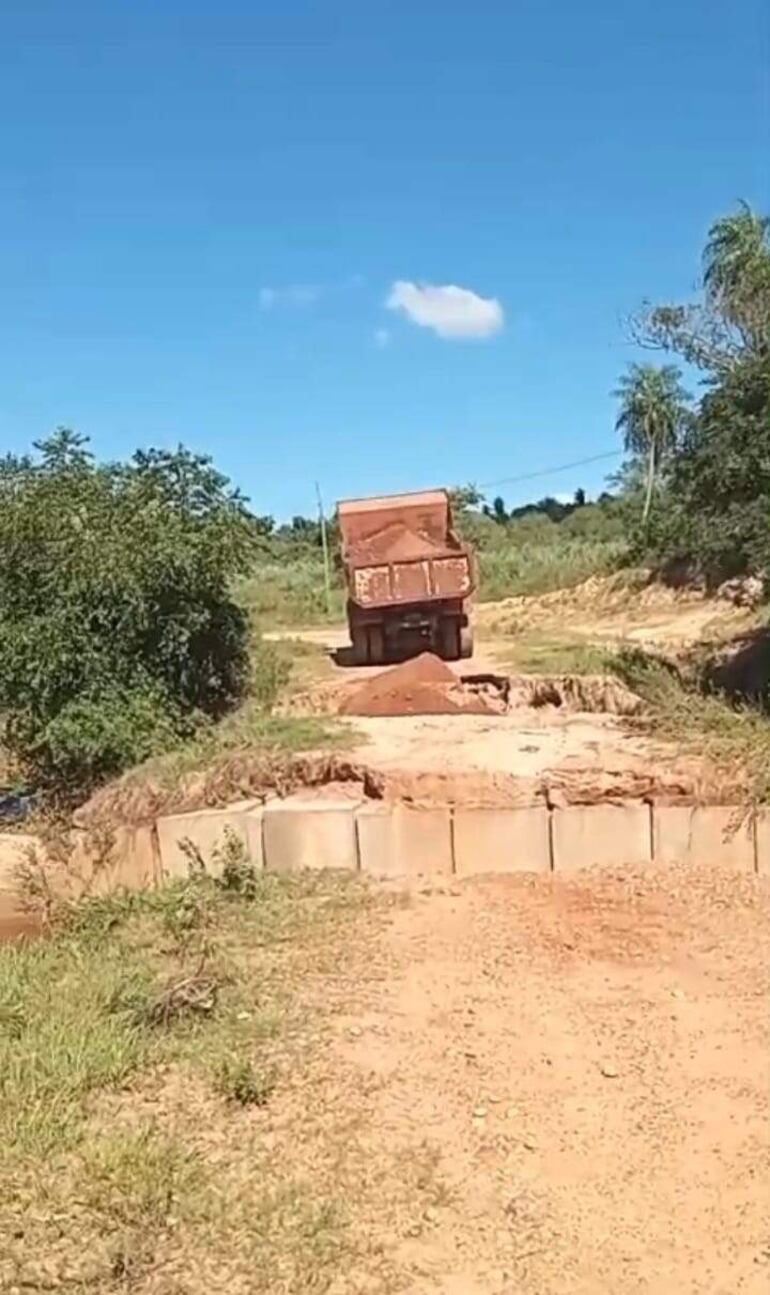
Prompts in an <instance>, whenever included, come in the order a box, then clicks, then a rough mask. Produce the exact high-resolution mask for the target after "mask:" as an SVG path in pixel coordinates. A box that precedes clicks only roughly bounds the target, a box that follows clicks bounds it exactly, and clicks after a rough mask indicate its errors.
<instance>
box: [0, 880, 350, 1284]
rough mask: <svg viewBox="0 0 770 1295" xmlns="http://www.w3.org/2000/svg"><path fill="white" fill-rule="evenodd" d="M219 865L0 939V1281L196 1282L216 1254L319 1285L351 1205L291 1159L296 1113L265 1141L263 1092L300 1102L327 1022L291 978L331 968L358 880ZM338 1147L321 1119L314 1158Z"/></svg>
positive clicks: (215, 1269)
mask: <svg viewBox="0 0 770 1295" xmlns="http://www.w3.org/2000/svg"><path fill="white" fill-rule="evenodd" d="M236 864H238V866H236ZM230 865H231V866H230V867H229V870H228V869H225V871H224V873H223V874H222V877H221V878H220V879H219V880H218V881H217V880H214V879H212V877H211V876H210V875H208V873H207V872H206V871H204V870H201V869H197V870H195V869H194V870H193V871H192V873H191V876H190V878H189V880H186V881H183V882H177V883H175V884H173V885H171V886H169V887H167V888H165V889H163V890H159V891H156V892H147V893H141V894H132V895H122V896H117V897H115V898H109V899H99V900H91V901H89V902H87V903H84V904H81V905H79V906H77V907H76V908H74V909H73V910H71V911H69V912H63V913H62V914H61V915H60V916H59V918H58V920H57V923H56V925H55V927H54V928H53V930H52V931H51V932H50V934H49V935H48V936H47V938H44V939H40V940H38V941H37V942H35V943H27V944H22V945H19V946H14V947H12V946H5V947H0V1232H1V1233H2V1235H3V1237H4V1244H3V1252H2V1254H0V1289H3V1290H5V1289H12V1288H14V1287H19V1288H20V1289H52V1288H58V1287H59V1286H60V1285H61V1286H64V1287H66V1288H68V1289H74V1290H82V1291H90V1290H98V1291H100V1292H101V1291H113V1290H116V1291H117V1290H124V1289H126V1288H128V1287H129V1286H131V1285H132V1283H138V1282H141V1281H142V1280H143V1279H144V1278H145V1277H147V1276H148V1275H149V1274H150V1273H155V1272H156V1271H157V1272H159V1273H165V1272H166V1269H167V1268H168V1269H169V1270H170V1271H172V1272H174V1273H175V1280H176V1281H177V1283H178V1285H176V1286H174V1289H180V1290H182V1289H184V1290H186V1291H190V1292H198V1291H200V1292H201V1295H202V1293H203V1292H204V1291H208V1290H210V1289H211V1281H212V1274H216V1275H217V1279H218V1278H219V1277H221V1276H224V1277H225V1278H226V1279H227V1278H229V1279H230V1280H232V1281H233V1282H235V1283H236V1285H237V1287H238V1289H241V1288H243V1289H246V1288H248V1289H249V1290H254V1291H256V1292H268V1291H270V1292H272V1291H277V1290H286V1291H290V1290H296V1291H299V1290H310V1289H313V1290H316V1289H317V1290H324V1289H326V1286H327V1284H328V1282H329V1281H330V1280H331V1276H332V1275H333V1274H334V1273H335V1272H336V1271H338V1269H339V1265H340V1264H341V1263H342V1262H343V1260H344V1257H345V1256H346V1255H347V1254H348V1253H349V1251H350V1242H349V1238H348V1225H347V1220H346V1211H345V1209H342V1208H341V1207H340V1203H339V1201H338V1199H337V1195H336V1192H335V1190H333V1189H332V1187H331V1186H330V1183H329V1181H328V1177H327V1175H326V1171H325V1170H324V1172H322V1173H320V1174H317V1173H316V1171H315V1168H314V1162H313V1155H314V1154H316V1152H314V1153H313V1154H311V1156H310V1159H309V1161H307V1162H306V1161H305V1160H304V1159H303V1156H304V1151H303V1146H304V1141H303V1139H304V1138H305V1137H306V1136H310V1133H309V1128H310V1126H309V1124H308V1116H307V1111H306V1110H302V1108H300V1109H299V1110H298V1111H297V1116H296V1121H295V1122H294V1123H292V1128H291V1131H290V1132H289V1133H288V1134H287V1136H288V1142H287V1144H286V1146H283V1145H282V1146H281V1147H280V1148H279V1149H277V1150H275V1151H274V1150H273V1149H272V1142H271V1138H270V1137H268V1136H267V1134H266V1125H265V1124H264V1123H260V1121H265V1120H268V1121H269V1119H270V1118H271V1111H272V1109H273V1106H274V1105H275V1106H276V1107H277V1108H280V1109H281V1110H282V1111H283V1112H284V1113H285V1114H287V1116H290V1118H291V1119H292V1121H293V1120H294V1116H293V1115H292V1114H291V1111H292V1110H293V1108H292V1107H291V1099H290V1094H291V1092H292V1088H293V1085H294V1082H295V1079H294V1077H295V1074H296V1071H297V1069H298V1068H302V1067H303V1066H306V1065H308V1064H310V1061H311V1059H312V1056H313V1049H314V1047H315V1046H316V1045H315V1042H314V1040H317V1038H318V1037H319V1036H318V1034H317V1033H314V1032H317V1031H318V1030H319V1029H320V1028H322V1026H321V1022H320V1021H319V1020H318V1019H317V1017H318V1009H317V1007H316V1005H315V1004H314V1002H313V1001H312V996H311V997H310V998H309V997H308V995H307V989H308V986H309V985H311V984H312V983H314V982H315V980H316V979H317V978H318V977H319V976H323V975H329V976H333V975H334V974H335V972H334V969H335V968H336V967H338V966H339V961H340V956H341V954H340V948H341V943H342V944H344V943H345V941H346V939H347V936H346V932H349V931H350V929H351V923H352V922H353V921H354V920H355V919H357V918H358V917H359V916H360V915H361V914H362V913H363V911H364V910H365V909H366V908H367V907H368V905H369V900H368V897H367V893H366V892H365V890H364V889H363V888H362V887H360V886H359V885H357V884H356V882H355V881H354V880H351V879H344V878H335V877H331V876H317V875H316V876H313V875H308V876H304V875H301V876H292V877H283V878H278V877H267V876H266V875H265V874H259V873H255V872H253V870H251V869H250V868H249V867H248V864H247V863H246V862H245V861H243V860H240V862H239V861H237V860H235V859H234V858H233V859H231V860H230ZM247 874H248V875H247ZM246 882H248V884H245V883H246ZM287 1102H288V1103H289V1105H287ZM255 1121H256V1122H255ZM319 1129H320V1130H321V1131H320V1132H318V1135H317V1136H318V1137H322V1136H323V1137H326V1136H327V1134H328V1119H325V1121H324V1122H323V1123H322V1125H321V1126H319ZM344 1134H345V1136H347V1126H346V1128H345V1130H344ZM313 1136H314V1137H315V1136H316V1134H315V1133H314V1134H313ZM337 1137H339V1139H340V1140H339V1143H337V1141H336V1139H337ZM344 1145H345V1141H344V1138H343V1135H342V1132H341V1131H339V1130H336V1129H335V1142H334V1146H333V1147H331V1148H326V1149H325V1150H323V1156H322V1160H323V1163H324V1164H326V1162H327V1161H328V1162H330V1163H331V1162H333V1161H334V1158H335V1157H338V1156H339V1155H340V1154H341V1152H340V1148H341V1147H344ZM317 1154H319V1155H320V1154H321V1153H320V1152H318V1153H317ZM239 1283H246V1284H245V1285H243V1286H241V1285H239ZM164 1289H165V1287H164ZM169 1289H171V1288H170V1287H169Z"/></svg>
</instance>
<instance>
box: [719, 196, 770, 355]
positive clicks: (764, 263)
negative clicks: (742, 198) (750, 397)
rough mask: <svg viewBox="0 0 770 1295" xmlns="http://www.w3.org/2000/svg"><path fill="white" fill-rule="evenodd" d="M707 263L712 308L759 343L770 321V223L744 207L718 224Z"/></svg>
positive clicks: (723, 218)
mask: <svg viewBox="0 0 770 1295" xmlns="http://www.w3.org/2000/svg"><path fill="white" fill-rule="evenodd" d="M703 264H704V273H703V283H704V286H705V289H706V295H707V297H708V299H709V300H710V302H711V304H712V305H713V306H715V307H716V308H717V309H718V310H719V311H721V313H722V314H723V316H724V317H725V318H726V319H727V320H728V322H729V323H730V324H732V325H734V327H736V328H738V329H739V330H741V331H742V332H744V333H748V334H749V336H750V337H751V339H752V340H753V341H754V342H755V343H759V344H761V343H762V342H763V341H764V340H766V336H765V335H766V332H767V328H768V322H770V218H768V217H767V216H759V215H757V213H756V212H754V211H752V209H751V207H750V206H749V205H748V203H746V202H742V203H741V204H740V208H739V210H738V211H737V212H734V213H733V214H732V215H730V216H722V217H721V218H720V219H719V220H716V221H714V224H713V225H712V226H711V229H710V230H709V237H708V242H707V243H706V248H705V251H704V254H703Z"/></svg>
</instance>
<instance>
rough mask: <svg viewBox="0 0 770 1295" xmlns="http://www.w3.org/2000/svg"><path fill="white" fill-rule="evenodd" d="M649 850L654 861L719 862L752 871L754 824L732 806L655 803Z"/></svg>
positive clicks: (743, 812) (746, 815)
mask: <svg viewBox="0 0 770 1295" xmlns="http://www.w3.org/2000/svg"><path fill="white" fill-rule="evenodd" d="M653 850H654V855H655V862H656V863H663V864H665V863H694V864H703V865H705V866H708V865H709V864H719V865H721V866H723V867H726V868H734V869H735V870H736V871H738V872H752V871H753V869H754V863H755V846H754V824H753V821H752V818H751V815H749V814H747V813H746V810H745V809H742V808H740V807H739V806H735V805H660V806H658V805H656V806H655V807H654V810H653Z"/></svg>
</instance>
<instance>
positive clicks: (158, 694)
mask: <svg viewBox="0 0 770 1295" xmlns="http://www.w3.org/2000/svg"><path fill="white" fill-rule="evenodd" d="M84 447H85V440H84V438H81V437H78V436H76V435H75V434H74V433H72V432H68V431H63V430H60V431H59V432H58V433H57V434H56V435H55V436H53V437H52V438H51V439H50V440H48V441H46V442H43V443H42V444H41V445H40V446H38V447H37V448H38V450H39V456H38V457H37V458H36V459H35V460H31V459H28V458H25V459H6V460H4V461H2V462H1V463H0V715H2V716H3V731H2V740H3V742H4V743H5V745H6V747H7V748H8V749H9V751H10V753H11V754H12V756H13V757H14V759H15V760H16V761H17V763H18V764H19V766H20V767H21V769H22V770H23V771H24V773H25V775H26V776H28V777H29V778H30V779H31V780H32V781H34V782H35V783H36V784H37V785H38V786H42V787H44V788H46V789H49V790H52V791H55V792H57V793H58V794H60V795H62V794H63V795H69V796H72V795H75V794H81V793H82V792H83V791H85V790H87V789H88V788H89V787H91V786H92V785H93V784H95V783H96V782H98V781H99V780H101V779H103V778H105V777H107V776H109V775H112V774H115V773H117V772H119V771H120V770H121V769H123V768H125V767H126V766H127V765H129V764H132V763H134V762H136V761H138V760H141V759H144V758H146V757H147V756H149V755H151V754H152V753H154V752H156V751H158V750H160V749H162V748H163V747H166V746H168V744H169V743H170V742H172V741H177V740H178V739H179V738H184V737H187V736H189V735H190V734H191V733H192V732H193V731H194V730H195V728H196V726H197V725H198V723H199V722H200V721H201V719H203V718H204V717H211V718H218V717H219V716H220V715H222V714H223V713H224V712H225V711H227V710H228V709H229V708H230V707H232V706H233V704H234V703H235V702H236V701H238V699H239V698H240V697H241V696H242V694H243V692H244V690H245V688H246V686H247V684H248V651H247V649H248V625H247V620H246V616H245V613H244V612H243V611H242V609H241V608H240V607H239V606H238V605H237V604H236V603H235V602H234V600H233V599H232V597H231V596H230V593H229V585H230V581H231V578H232V577H233V576H234V575H236V574H238V573H239V572H242V571H243V570H244V569H245V568H246V566H247V565H248V561H249V557H250V554H251V552H252V546H253V539H254V531H253V525H252V519H251V518H250V517H249V514H248V513H247V512H246V510H245V507H244V503H243V500H242V499H241V498H240V496H239V495H238V494H237V492H234V491H232V490H231V489H230V487H229V484H228V482H227V480H226V479H225V478H224V477H222V476H220V474H219V473H217V472H216V471H215V470H214V469H213V468H212V467H211V465H210V463H209V461H208V460H207V459H205V458H202V457H200V456H197V455H193V454H191V453H189V452H188V451H186V450H184V449H182V448H180V449H179V450H177V451H176V452H174V453H167V452H165V451H155V450H153V451H149V452H147V453H143V452H140V453H137V454H136V455H135V456H134V458H133V459H132V460H131V461H130V462H128V463H111V464H104V465H97V464H96V463H95V462H94V460H93V458H92V457H91V455H90V454H89V453H88V451H87V450H86V449H85V448H84Z"/></svg>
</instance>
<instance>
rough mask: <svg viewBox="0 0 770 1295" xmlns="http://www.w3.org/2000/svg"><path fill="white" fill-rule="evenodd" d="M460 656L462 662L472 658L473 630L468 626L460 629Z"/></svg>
mask: <svg viewBox="0 0 770 1295" xmlns="http://www.w3.org/2000/svg"><path fill="white" fill-rule="evenodd" d="M460 656H461V658H462V659H463V661H467V660H468V657H472V656H473V630H472V629H471V627H470V625H463V626H461V628H460Z"/></svg>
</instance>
